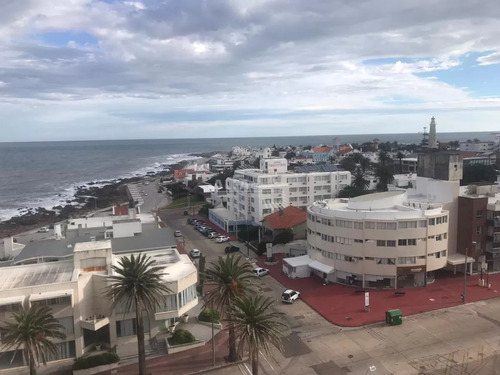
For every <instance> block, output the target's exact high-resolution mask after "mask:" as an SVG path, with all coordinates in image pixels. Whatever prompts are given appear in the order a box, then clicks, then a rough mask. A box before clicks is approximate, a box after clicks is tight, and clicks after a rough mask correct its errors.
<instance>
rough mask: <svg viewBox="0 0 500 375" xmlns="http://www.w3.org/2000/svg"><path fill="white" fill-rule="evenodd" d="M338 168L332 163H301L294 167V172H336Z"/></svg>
mask: <svg viewBox="0 0 500 375" xmlns="http://www.w3.org/2000/svg"><path fill="white" fill-rule="evenodd" d="M338 170H339V169H338V167H337V166H336V165H333V164H320V165H315V164H313V165H301V166H299V167H295V172H296V173H311V172H337V171H338Z"/></svg>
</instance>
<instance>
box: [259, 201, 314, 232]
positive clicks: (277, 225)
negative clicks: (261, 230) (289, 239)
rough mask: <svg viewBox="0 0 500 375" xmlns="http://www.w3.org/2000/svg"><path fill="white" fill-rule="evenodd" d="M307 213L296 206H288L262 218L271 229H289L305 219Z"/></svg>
mask: <svg viewBox="0 0 500 375" xmlns="http://www.w3.org/2000/svg"><path fill="white" fill-rule="evenodd" d="M306 218H307V213H306V212H305V211H304V210H302V209H301V208H298V207H293V206H288V207H286V208H284V209H283V210H281V211H277V212H274V213H272V214H270V215H268V216H266V217H265V218H264V220H265V221H266V222H267V223H268V224H269V226H270V227H271V228H272V229H289V228H293V227H294V226H296V225H298V224H300V223H303V222H305V221H306Z"/></svg>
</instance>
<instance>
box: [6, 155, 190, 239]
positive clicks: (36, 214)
mask: <svg viewBox="0 0 500 375" xmlns="http://www.w3.org/2000/svg"><path fill="white" fill-rule="evenodd" d="M190 155H192V156H197V155H194V154H190ZM190 162H192V160H191V161H190V160H182V161H179V162H177V163H175V164H171V165H168V167H165V169H164V170H163V171H159V172H156V173H148V174H145V175H141V176H136V177H130V178H119V179H116V180H110V181H105V182H103V184H102V185H101V184H99V186H92V185H95V183H93V182H90V183H88V184H87V185H86V186H79V187H78V188H77V191H76V194H75V195H74V199H73V200H71V201H67V202H66V203H67V204H66V205H64V206H62V205H59V206H54V207H52V209H45V208H43V207H38V208H36V209H30V210H28V212H26V213H24V214H21V215H16V216H13V217H11V218H10V219H9V220H5V221H2V222H0V239H2V238H6V237H11V236H15V235H18V234H20V233H23V232H26V231H30V230H34V229H37V228H39V227H42V226H51V225H53V224H55V223H57V222H60V221H64V220H67V219H70V218H72V217H81V216H85V215H88V214H91V213H92V212H95V211H97V210H102V209H111V207H113V206H115V205H120V204H126V203H127V202H128V201H129V197H128V193H127V189H126V186H127V184H128V183H133V182H140V181H144V180H146V179H149V178H162V177H167V178H168V177H173V175H174V173H173V171H174V170H175V169H183V168H184V167H185V166H186V165H188V164H189V163H190ZM91 197H92V198H91Z"/></svg>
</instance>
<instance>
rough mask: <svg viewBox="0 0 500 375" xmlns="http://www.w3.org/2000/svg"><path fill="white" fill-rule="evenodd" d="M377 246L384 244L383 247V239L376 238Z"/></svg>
mask: <svg viewBox="0 0 500 375" xmlns="http://www.w3.org/2000/svg"><path fill="white" fill-rule="evenodd" d="M377 246H384V247H385V241H384V240H377Z"/></svg>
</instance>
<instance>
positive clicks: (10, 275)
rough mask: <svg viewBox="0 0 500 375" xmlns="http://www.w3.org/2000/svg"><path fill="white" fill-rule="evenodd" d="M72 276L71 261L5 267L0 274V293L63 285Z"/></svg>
mask: <svg viewBox="0 0 500 375" xmlns="http://www.w3.org/2000/svg"><path fill="white" fill-rule="evenodd" d="M72 276H73V261H59V262H49V263H37V264H29V265H23V266H12V267H5V268H2V272H0V291H2V290H11V289H17V288H24V287H31V286H40V285H48V284H60V283H65V282H69V281H71V279H72Z"/></svg>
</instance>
